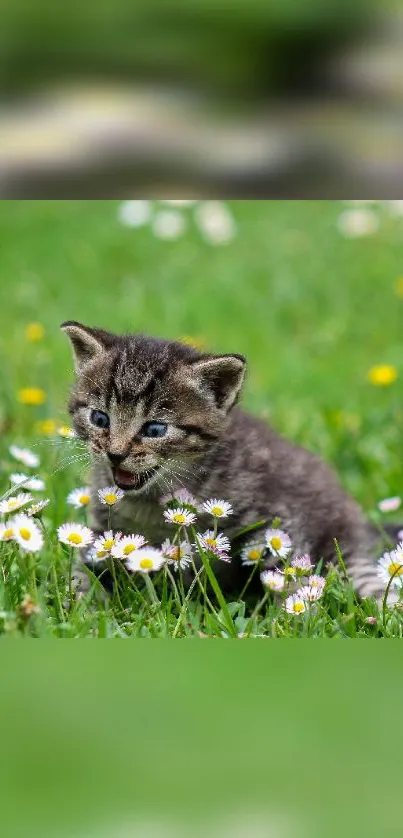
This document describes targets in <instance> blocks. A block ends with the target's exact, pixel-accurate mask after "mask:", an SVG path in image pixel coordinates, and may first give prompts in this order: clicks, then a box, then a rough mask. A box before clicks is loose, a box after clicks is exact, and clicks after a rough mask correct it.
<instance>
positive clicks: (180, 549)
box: [161, 538, 192, 570]
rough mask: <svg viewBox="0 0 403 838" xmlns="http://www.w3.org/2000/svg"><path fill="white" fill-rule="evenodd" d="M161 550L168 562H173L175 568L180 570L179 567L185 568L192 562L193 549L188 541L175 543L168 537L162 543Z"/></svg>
mask: <svg viewBox="0 0 403 838" xmlns="http://www.w3.org/2000/svg"><path fill="white" fill-rule="evenodd" d="M161 552H162V555H163V556H164V558H165V559H166V562H167V564H172V565H173V567H174V570H178V568H179V567H181V568H185V567H187V566H188V565H189V564H190V561H191V555H192V551H191V547H190V545H189V544H188V543H187V541H181V542H180V543H179V544H173V543H172V542H171V541H170V539H169V538H166V539H165V541H164V542H163V544H161Z"/></svg>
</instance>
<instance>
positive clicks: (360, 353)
mask: <svg viewBox="0 0 403 838" xmlns="http://www.w3.org/2000/svg"><path fill="white" fill-rule="evenodd" d="M0 250H1V254H2V255H1V261H0V310H1V311H2V312H3V317H2V327H1V331H0V370H1V373H2V374H1V376H0V430H1V431H2V432H3V433H7V438H8V439H9V440H10V442H11V441H17V439H18V440H20V442H21V443H23V444H28V442H29V441H30V439H31V438H32V437H34V438H35V442H36V443H38V442H39V444H41V441H42V442H43V445H46V442H47V439H51V438H52V436H54V434H55V429H56V428H57V427H58V426H59V425H63V424H66V422H67V421H68V417H67V414H66V408H65V405H66V399H67V393H68V389H69V386H70V384H71V382H72V378H73V370H72V360H71V356H70V347H69V345H68V341H67V340H66V338H65V336H64V335H63V334H62V332H61V331H60V330H59V324H60V323H61V322H63V321H64V320H69V319H74V320H79V321H82V322H84V323H86V324H88V325H94V326H103V327H105V328H107V329H110V330H111V331H116V332H121V331H134V332H136V331H143V332H145V333H149V334H152V335H156V336H161V337H167V338H173V339H180V340H184V341H190V342H192V343H194V344H195V345H196V346H200V347H201V348H204V349H206V350H208V351H212V352H239V353H242V354H244V355H245V356H246V358H247V360H248V376H247V381H246V387H245V393H244V397H243V402H244V405H245V407H246V408H247V409H249V410H251V411H253V412H254V413H256V414H257V415H259V416H261V417H262V418H263V419H265V420H268V421H270V422H271V423H272V424H273V425H274V427H275V428H276V429H277V430H278V431H279V432H280V433H283V434H285V435H286V436H287V437H288V438H289V439H290V440H292V441H295V442H298V443H301V444H303V445H305V446H307V447H308V448H311V449H312V450H314V451H317V452H318V453H319V454H321V455H322V456H323V457H325V459H327V460H328V461H329V462H331V463H332V464H333V465H334V466H335V467H336V468H337V470H338V472H339V474H340V477H341V480H342V481H343V482H344V484H345V485H346V486H347V488H348V489H349V490H350V491H351V492H352V493H353V495H355V496H356V497H357V498H358V499H359V500H360V501H361V503H362V504H363V505H364V507H365V509H366V510H367V511H370V510H372V509H373V508H374V507H375V506H376V503H377V502H378V501H379V499H381V498H383V497H387V496H389V495H394V494H397V495H400V494H401V491H402V486H401V481H402V467H401V455H402V447H401V440H402V438H403V390H402V384H403V341H402V317H403V202H401V201H385V202H337V201H324V202H321V201H229V202H222V201H192V200H191V199H188V200H185V199H170V200H169V201H168V200H166V201H157V200H152V201H151V200H150V201H148V200H144V199H143V200H136V199H132V200H127V201H120V202H119V201H70V202H69V201H67V202H63V201H58V202H53V201H43V202H42V201H10V202H5V201H4V202H2V203H0ZM0 465H1V464H0ZM80 479H83V478H80Z"/></svg>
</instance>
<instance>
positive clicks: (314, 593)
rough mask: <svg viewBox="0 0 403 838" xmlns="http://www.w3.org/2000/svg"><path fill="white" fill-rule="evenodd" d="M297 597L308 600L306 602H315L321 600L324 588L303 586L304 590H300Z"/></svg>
mask: <svg viewBox="0 0 403 838" xmlns="http://www.w3.org/2000/svg"><path fill="white" fill-rule="evenodd" d="M296 595H297V596H299V597H301V599H304V600H306V602H315V600H317V599H320V598H321V596H322V595H323V588H321V587H319V586H318V585H317V586H316V587H315V586H314V587H311V585H303V587H302V588H298V590H297V593H296Z"/></svg>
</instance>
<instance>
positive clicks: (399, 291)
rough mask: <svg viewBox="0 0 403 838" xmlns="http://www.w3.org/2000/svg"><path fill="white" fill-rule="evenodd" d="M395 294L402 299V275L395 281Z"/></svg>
mask: <svg viewBox="0 0 403 838" xmlns="http://www.w3.org/2000/svg"><path fill="white" fill-rule="evenodd" d="M395 294H396V297H400V298H401V299H402V300H403V276H399V279H397V280H396V282H395Z"/></svg>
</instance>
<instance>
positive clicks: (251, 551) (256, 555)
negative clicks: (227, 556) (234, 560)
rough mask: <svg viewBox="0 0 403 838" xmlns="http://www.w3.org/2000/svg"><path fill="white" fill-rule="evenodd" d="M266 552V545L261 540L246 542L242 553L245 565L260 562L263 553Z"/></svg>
mask: <svg viewBox="0 0 403 838" xmlns="http://www.w3.org/2000/svg"><path fill="white" fill-rule="evenodd" d="M265 552H266V545H265V544H263V542H261V541H250V542H249V544H246V545H245V547H244V548H243V550H242V553H241V561H242V564H243V565H255V564H257V562H260V559H261V558H262V557H263V554H264V553H265Z"/></svg>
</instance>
